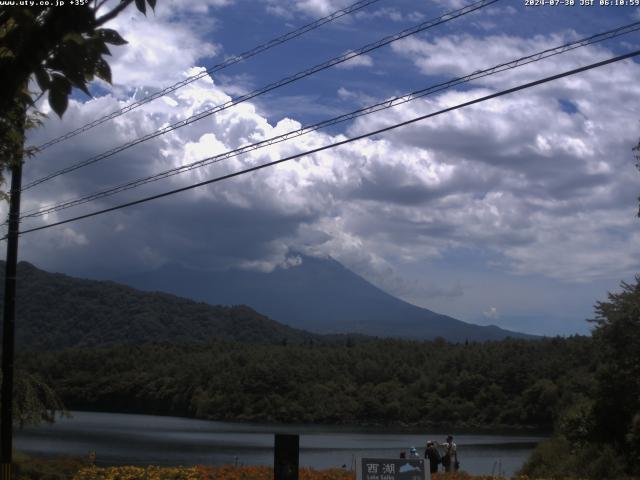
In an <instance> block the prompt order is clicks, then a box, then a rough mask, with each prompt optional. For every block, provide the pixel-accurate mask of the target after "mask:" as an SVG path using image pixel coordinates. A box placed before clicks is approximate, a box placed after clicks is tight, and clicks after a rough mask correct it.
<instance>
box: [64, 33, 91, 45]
mask: <svg viewBox="0 0 640 480" xmlns="http://www.w3.org/2000/svg"><path fill="white" fill-rule="evenodd" d="M62 41H63V42H67V41H70V42H74V43H76V44H78V45H84V43H85V41H86V39H85V38H84V37H83V36H82V35H80V34H79V33H76V32H71V33H67V34H66V35H65V36H64V38H63V39H62Z"/></svg>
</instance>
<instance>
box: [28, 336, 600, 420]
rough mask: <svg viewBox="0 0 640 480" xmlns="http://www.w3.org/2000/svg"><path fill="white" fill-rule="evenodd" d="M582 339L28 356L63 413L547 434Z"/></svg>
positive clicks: (588, 362) (128, 349)
mask: <svg viewBox="0 0 640 480" xmlns="http://www.w3.org/2000/svg"><path fill="white" fill-rule="evenodd" d="M591 353H592V352H591V339H590V338H587V337H573V338H566V339H565V338H553V339H544V340H536V341H531V340H504V341H501V342H490V343H468V344H450V343H447V342H444V341H434V342H411V341H402V340H369V339H365V340H362V339H352V338H348V339H344V340H343V341H341V342H339V341H336V342H335V343H333V344H316V343H314V342H313V341H312V340H310V341H308V342H307V343H305V344H303V345H291V344H286V343H285V344H279V345H273V344H253V345H248V344H242V343H234V342H223V341H216V342H212V343H209V344H206V345H202V344H198V345H170V344H155V345H145V346H117V347H111V348H101V349H69V350H65V351H59V352H47V353H37V354H29V355H23V356H22V357H20V358H19V359H18V363H19V364H21V365H22V366H24V367H25V368H27V369H28V370H31V371H33V372H37V373H39V374H40V375H41V376H42V377H43V378H46V379H47V380H48V381H49V382H51V384H53V385H55V386H56V390H57V391H58V393H59V394H60V396H61V397H62V399H63V401H64V402H65V404H66V405H67V407H68V408H70V409H85V410H100V411H115V412H138V413H150V414H168V415H180V416H191V417H197V418H206V419H216V420H241V421H248V420H252V421H275V422H288V423H292V422H304V423H308V422H312V423H332V424H394V425H411V426H427V427H445V426H455V427H456V428H479V427H480V428H482V427H484V428H493V427H517V428H530V429H537V430H550V429H551V428H552V425H553V422H554V419H555V416H556V413H557V412H558V411H560V410H562V409H563V408H564V407H566V406H568V405H571V404H573V403H575V402H576V401H578V400H579V398H582V396H584V395H588V392H589V391H590V390H591V389H592V388H593V384H592V378H593V372H594V369H595V364H594V361H593V359H592V355H591Z"/></svg>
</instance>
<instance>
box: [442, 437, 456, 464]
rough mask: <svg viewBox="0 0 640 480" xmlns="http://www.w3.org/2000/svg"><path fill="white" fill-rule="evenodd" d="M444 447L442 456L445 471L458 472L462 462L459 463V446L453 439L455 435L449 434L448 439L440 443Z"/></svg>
mask: <svg viewBox="0 0 640 480" xmlns="http://www.w3.org/2000/svg"><path fill="white" fill-rule="evenodd" d="M440 446H441V447H443V448H444V455H443V456H442V466H444V471H445V472H457V471H458V468H459V466H460V464H459V463H458V447H457V446H456V444H455V442H454V441H453V436H452V435H448V436H447V441H446V442H444V443H441V444H440Z"/></svg>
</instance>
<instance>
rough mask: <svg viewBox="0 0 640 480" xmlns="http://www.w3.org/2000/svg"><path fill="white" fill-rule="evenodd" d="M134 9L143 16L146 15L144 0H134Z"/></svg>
mask: <svg viewBox="0 0 640 480" xmlns="http://www.w3.org/2000/svg"><path fill="white" fill-rule="evenodd" d="M136 7H137V8H138V10H140V11H141V12H142V13H144V14H145V15H146V14H147V4H146V3H145V0H136Z"/></svg>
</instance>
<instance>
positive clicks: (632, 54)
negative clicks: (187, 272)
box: [3, 50, 640, 240]
mask: <svg viewBox="0 0 640 480" xmlns="http://www.w3.org/2000/svg"><path fill="white" fill-rule="evenodd" d="M638 55H640V50H635V51H633V52H630V53H626V54H623V55H618V56H616V57H612V58H609V59H607V60H603V61H600V62H595V63H592V64H589V65H586V66H584V67H580V68H575V69H573V70H568V71H565V72H563V73H559V74H556V75H551V76H549V77H545V78H542V79H540V80H535V81H532V82H528V83H525V84H521V85H518V86H517V87H512V88H508V89H506V90H501V91H499V92H496V93H492V94H490V95H485V96H483V97H479V98H476V99H474V100H470V101H468V102H463V103H460V104H458V105H455V106H453V107H448V108H444V109H442V110H438V111H437V112H432V113H428V114H426V115H421V116H419V117H415V118H412V119H410V120H406V121H404V122H400V123H396V124H394V125H390V126H387V127H384V128H380V129H378V130H374V131H371V132H368V133H364V134H362V135H358V136H355V137H351V138H348V139H346V140H341V141H338V142H334V143H331V144H328V145H324V146H322V147H318V148H314V149H312V150H307V151H305V152H301V153H297V154H295V155H290V156H288V157H285V158H281V159H279V160H274V161H272V162H268V163H263V164H261V165H257V166H255V167H251V168H247V169H244V170H240V171H238V172H234V173H229V174H227V175H222V176H220V177H216V178H212V179H209V180H205V181H202V182H199V183H195V184H192V185H188V186H186V187H181V188H177V189H175V190H170V191H168V192H164V193H160V194H157V195H152V196H149V197H145V198H141V199H138V200H134V201H132V202H127V203H123V204H120V205H116V206H113V207H110V208H105V209H102V210H97V211H95V212H92V213H87V214H85V215H79V216H77V217H72V218H68V219H66V220H61V221H59V222H55V223H50V224H48V225H42V226H40V227H34V228H29V229H26V230H22V231H20V232H19V234H20V235H23V234H25V233H30V232H36V231H39V230H45V229H48V228H52V227H56V226H58V225H64V224H67V223H71V222H75V221H78V220H83V219H85V218H90V217H95V216H97V215H102V214H105V213H109V212H113V211H116V210H120V209H123V208H126V207H131V206H133V205H139V204H142V203H146V202H149V201H152V200H157V199H160V198H163V197H168V196H170V195H174V194H177V193H181V192H185V191H187V190H192V189H194V188H198V187H202V186H204V185H210V184H212V183H217V182H221V181H223V180H228V179H230V178H233V177H238V176H240V175H244V174H247V173H250V172H255V171H257V170H261V169H263V168H267V167H271V166H274V165H278V164H280V163H284V162H287V161H290V160H295V159H298V158H301V157H304V156H306V155H311V154H314V153H319V152H322V151H324V150H329V149H331V148H336V147H339V146H342V145H346V144H348V143H352V142H355V141H357V140H362V139H364V138H368V137H371V136H374V135H379V134H381V133H385V132H389V131H391V130H395V129H397V128H400V127H404V126H407V125H410V124H413V123H416V122H419V121H422V120H426V119H428V118H432V117H436V116H438V115H442V114H444V113H448V112H452V111H454V110H459V109H462V108H465V107H468V106H471V105H475V104H478V103H481V102H486V101H487V100H492V99H494V98H498V97H502V96H504V95H508V94H511V93H515V92H519V91H521V90H525V89H528V88H532V87H535V86H537V85H542V84H544V83H548V82H551V81H554V80H558V79H560V78H564V77H568V76H570V75H576V74H578V73H582V72H585V71H588V70H592V69H594V68H598V67H602V66H605V65H609V64H611V63H615V62H619V61H621V60H625V59H628V58H632V57H635V56H638ZM4 239H6V237H4V238H3V240H4Z"/></svg>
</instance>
